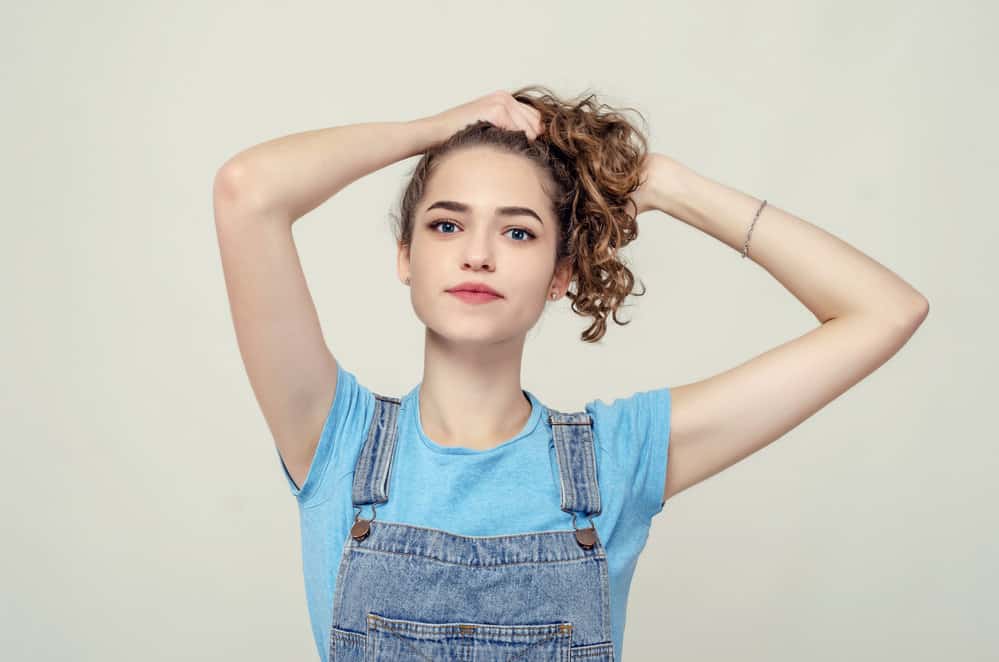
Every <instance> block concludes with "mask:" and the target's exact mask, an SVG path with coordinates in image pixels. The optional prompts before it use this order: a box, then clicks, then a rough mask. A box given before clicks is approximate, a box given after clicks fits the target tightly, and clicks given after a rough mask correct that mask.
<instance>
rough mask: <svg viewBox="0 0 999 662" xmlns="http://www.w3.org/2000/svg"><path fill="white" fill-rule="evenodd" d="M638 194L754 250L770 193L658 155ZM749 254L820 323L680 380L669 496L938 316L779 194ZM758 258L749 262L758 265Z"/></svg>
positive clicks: (755, 446)
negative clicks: (749, 190) (715, 370)
mask: <svg viewBox="0 0 999 662" xmlns="http://www.w3.org/2000/svg"><path fill="white" fill-rule="evenodd" d="M647 163H648V166H647V172H648V175H649V177H648V179H647V181H646V183H645V184H644V185H643V187H642V188H641V189H640V190H639V191H638V192H636V194H635V196H634V197H635V200H636V205H637V206H638V208H639V213H640V212H641V211H644V210H646V209H658V210H661V211H663V212H666V213H667V214H669V215H670V216H672V217H674V218H676V219H679V220H681V221H683V222H685V223H687V224H688V225H690V226H692V227H694V228H697V229H698V230H701V231H703V232H706V233H707V234H709V235H711V236H712V237H714V238H716V239H718V240H719V241H721V242H723V243H725V244H727V245H728V246H730V247H731V248H732V249H734V250H736V251H738V252H739V253H742V252H743V249H744V246H745V243H746V239H747V233H748V230H749V228H750V225H751V223H752V221H753V218H754V216H756V212H757V210H758V209H760V206H761V203H762V202H763V201H762V200H759V199H757V198H755V197H752V196H749V195H747V194H745V193H742V192H740V191H737V190H735V189H733V188H730V187H728V186H725V185H724V184H720V183H718V182H715V181H713V180H711V179H709V178H707V177H704V176H702V175H700V174H698V173H695V172H693V171H692V170H690V169H689V168H687V167H685V166H683V165H681V164H680V163H678V162H676V161H675V160H673V159H671V158H669V157H667V156H665V155H662V154H653V155H651V157H650V159H649V161H648V162H647ZM749 238H750V244H749V250H748V259H751V260H753V261H755V262H756V263H757V264H759V265H760V266H761V267H763V268H764V269H766V270H767V271H768V272H769V273H770V274H771V275H772V276H773V277H774V278H776V279H777V280H778V281H779V282H780V283H781V285H783V286H784V287H785V288H786V289H787V290H788V291H789V292H790V293H791V294H792V295H794V297H795V298H797V299H798V300H799V301H800V302H802V303H803V304H804V305H805V306H806V307H807V308H808V309H809V310H810V311H811V312H812V314H814V315H815V317H816V319H817V320H818V321H819V323H820V324H819V326H818V327H817V328H816V329H813V330H812V331H809V332H808V333H805V334H804V335H802V336H800V337H798V338H794V339H792V340H790V341H788V342H786V343H784V344H782V345H779V346H777V347H775V348H773V349H771V350H769V351H767V352H764V353H763V354H760V355H759V356H756V357H754V358H752V359H750V360H748V361H746V362H745V363H742V364H740V365H737V366H735V367H734V368H731V369H729V370H727V371H725V372H722V373H720V374H717V375H714V376H712V377H710V378H708V379H704V380H702V381H698V382H695V383H691V384H684V385H682V386H678V387H675V388H672V389H671V390H670V391H671V396H672V409H671V425H670V442H669V461H668V467H669V468H668V469H667V474H668V475H667V477H666V489H665V493H664V495H663V499H664V500H666V499H668V498H669V497H670V496H672V495H674V494H676V493H677V492H680V491H682V490H684V489H686V488H688V487H690V486H691V485H694V484H696V483H698V482H700V481H702V480H704V479H706V478H708V477H710V476H712V475H714V474H716V473H718V472H719V471H721V470H723V469H725V468H726V467H729V466H731V465H733V464H735V463H736V462H738V461H739V460H741V459H743V458H745V457H747V456H748V455H751V454H752V453H755V452H756V451H758V450H760V449H761V448H763V447H764V446H766V445H768V444H770V443H771V442H773V441H775V440H776V439H778V438H780V437H781V436H783V435H784V434H785V433H787V432H788V431H790V430H791V429H793V428H794V427H796V426H797V425H798V424H799V423H801V422H802V421H804V420H805V419H806V418H808V417H809V416H811V415H812V414H814V413H815V412H817V411H818V410H819V409H821V408H822V407H824V406H825V405H826V404H828V403H829V402H831V401H832V400H834V399H835V398H837V397H838V396H840V395H841V394H842V393H844V392H845V391H846V390H847V389H849V388H850V387H851V386H853V385H854V384H856V383H857V382H859V381H860V380H861V379H863V378H864V377H865V376H867V375H869V374H870V373H872V372H873V371H874V370H876V369H877V368H878V367H879V366H881V365H882V364H883V363H885V362H886V361H887V360H888V359H889V358H891V357H892V356H893V355H894V354H895V353H896V352H897V351H898V350H899V349H900V348H901V347H902V346H903V345H904V344H905V343H906V342H907V341H908V339H909V338H910V337H911V336H912V334H913V333H915V331H916V329H917V328H918V327H919V326H920V324H922V322H923V320H924V319H925V318H926V315H927V313H928V312H929V303H928V302H927V300H926V298H925V297H924V296H923V295H922V294H921V293H920V292H918V291H917V290H915V289H914V288H913V287H912V286H910V285H909V284H908V283H907V282H905V281H904V280H903V279H902V278H900V277H899V276H898V275H896V274H895V273H893V272H892V271H890V270H889V269H887V268H885V267H884V266H883V265H881V264H879V263H878V262H876V261H875V260H873V259H871V258H870V257H868V256H867V255H865V254H863V253H861V252H860V251H858V250H857V249H855V248H854V247H852V246H850V245H849V244H847V243H846V242H844V241H843V240H841V239H839V238H837V237H835V236H833V235H831V234H829V233H828V232H826V231H824V230H822V229H820V228H818V227H816V226H814V225H812V224H810V223H808V222H807V221H805V220H802V219H801V218H798V217H797V216H794V215H793V214H791V213H789V212H787V211H784V210H782V209H780V208H779V207H778V206H776V205H773V204H770V203H769V202H768V203H767V204H766V205H765V206H764V207H763V209H762V211H761V212H760V214H759V216H758V217H756V223H755V226H753V229H752V234H751V235H749ZM747 264H748V262H747Z"/></svg>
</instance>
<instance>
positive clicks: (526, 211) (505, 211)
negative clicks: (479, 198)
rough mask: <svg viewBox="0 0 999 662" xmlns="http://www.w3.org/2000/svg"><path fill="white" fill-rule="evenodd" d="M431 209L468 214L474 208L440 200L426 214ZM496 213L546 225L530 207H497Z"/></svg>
mask: <svg viewBox="0 0 999 662" xmlns="http://www.w3.org/2000/svg"><path fill="white" fill-rule="evenodd" d="M431 209H447V210H448V211H456V212H460V213H463V214H467V213H468V212H469V211H471V209H472V208H471V207H469V206H468V205H466V204H465V203H463V202H455V201H454V200H438V201H437V202H435V203H434V204H432V205H430V206H429V207H427V208H426V209H425V210H424V213H425V212H428V211H430V210H431ZM496 213H497V214H499V215H500V216H533V217H534V218H536V219H538V223H541V225H544V224H545V222H544V221H542V220H541V217H540V216H538V214H537V213H536V212H535V211H534V210H533V209H531V208H530V207H516V206H508V207H497V208H496Z"/></svg>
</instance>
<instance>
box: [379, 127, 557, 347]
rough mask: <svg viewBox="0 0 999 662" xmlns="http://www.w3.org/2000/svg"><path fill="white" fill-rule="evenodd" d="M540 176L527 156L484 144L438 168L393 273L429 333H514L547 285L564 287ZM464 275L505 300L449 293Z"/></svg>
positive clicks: (540, 306)
mask: <svg viewBox="0 0 999 662" xmlns="http://www.w3.org/2000/svg"><path fill="white" fill-rule="evenodd" d="M544 177H545V175H544V173H543V172H542V171H541V170H540V168H538V167H537V166H536V165H535V164H534V163H532V162H531V161H529V160H528V159H526V158H524V157H522V156H517V155H515V154H510V153H507V152H503V151H500V150H498V149H495V148H492V147H485V146H476V147H467V148H462V149H460V150H457V151H455V152H452V153H451V154H448V155H447V156H446V157H445V158H444V159H443V160H442V161H441V162H440V163H438V164H437V167H436V169H435V171H434V173H433V174H432V175H431V177H430V181H429V182H428V184H427V187H426V189H425V191H424V196H423V199H422V200H421V201H420V203H419V205H418V206H417V208H416V209H415V210H414V212H413V234H412V245H411V248H410V250H409V251H406V250H405V249H404V248H402V247H400V249H399V255H398V270H399V279H400V280H401V281H403V282H405V280H406V278H407V277H408V278H409V279H410V284H409V287H410V290H411V291H410V297H411V300H412V302H413V308H414V309H415V311H416V315H417V317H419V318H420V320H421V321H422V322H423V323H424V324H425V325H426V326H427V327H428V329H430V330H431V331H433V332H435V333H437V334H438V335H440V336H442V337H445V338H447V339H448V340H450V341H453V342H466V343H473V344H474V343H480V344H481V343H501V342H505V341H509V340H512V339H517V338H518V337H522V336H524V335H525V334H526V333H527V332H528V331H529V330H530V329H531V327H533V326H534V324H535V323H536V322H537V320H538V318H539V317H540V316H541V313H542V311H543V310H544V306H545V303H546V301H551V299H550V298H548V297H549V295H550V294H551V292H552V289H553V288H554V289H557V292H558V295H559V296H561V295H562V294H563V293H564V292H565V289H566V287H567V286H568V276H569V273H568V270H567V269H566V268H565V267H567V266H568V263H565V264H564V266H563V268H562V269H560V270H559V271H558V273H556V272H555V249H556V241H557V239H558V226H557V223H558V221H557V219H556V217H555V215H554V211H553V210H552V208H551V207H552V204H551V201H550V200H549V199H548V197H547V195H546V194H545V193H544V191H543V190H542V182H543V181H544V180H543V178H544ZM532 212H533V213H532ZM535 215H536V216H535ZM466 281H474V282H479V283H485V284H487V285H489V287H491V288H493V289H494V290H496V291H497V292H499V294H500V295H501V297H499V298H495V299H491V300H489V301H487V302H485V303H470V302H468V301H465V300H463V299H462V298H461V297H459V296H455V295H454V294H451V293H450V292H448V290H449V289H450V288H453V287H455V286H457V285H459V284H460V283H464V282H466Z"/></svg>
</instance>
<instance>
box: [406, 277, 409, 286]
mask: <svg viewBox="0 0 999 662" xmlns="http://www.w3.org/2000/svg"><path fill="white" fill-rule="evenodd" d="M406 285H409V276H406Z"/></svg>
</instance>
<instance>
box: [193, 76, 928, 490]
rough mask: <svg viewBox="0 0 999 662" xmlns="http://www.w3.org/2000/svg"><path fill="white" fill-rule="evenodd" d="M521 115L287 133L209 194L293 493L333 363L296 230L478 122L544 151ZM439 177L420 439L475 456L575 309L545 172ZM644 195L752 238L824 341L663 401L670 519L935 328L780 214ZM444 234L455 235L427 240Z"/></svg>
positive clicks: (521, 401) (639, 198)
mask: <svg viewBox="0 0 999 662" xmlns="http://www.w3.org/2000/svg"><path fill="white" fill-rule="evenodd" d="M521 106H523V104H517V102H515V101H514V100H513V99H512V97H510V95H509V94H500V93H496V94H492V95H489V96H487V97H484V98H483V99H480V100H477V101H475V102H474V103H471V104H465V105H462V106H459V107H458V108H456V109H453V110H451V111H448V112H447V113H444V114H440V115H434V116H430V117H427V118H422V119H419V120H415V121H411V122H377V123H362V124H355V125H347V126H340V127H332V128H328V129H323V130H317V131H310V132H304V133H301V134H293V135H291V136H286V137H284V138H281V139H278V140H273V141H268V142H267V143H263V144H261V145H257V146H255V147H253V148H251V149H250V150H248V151H246V152H245V153H243V154H241V155H237V157H235V158H234V159H231V160H230V161H229V162H228V163H227V164H226V166H225V167H223V168H222V170H220V172H219V174H218V175H217V176H216V180H215V183H214V195H213V203H214V210H215V225H216V231H217V234H218V241H219V247H220V250H221V257H222V265H223V270H224V273H225V279H226V288H227V292H228V294H229V300H230V306H231V310H232V315H233V323H234V326H235V329H236V336H237V339H238V340H239V349H240V353H241V355H242V357H243V359H244V362H245V364H246V368H247V374H248V376H249V378H250V382H251V384H252V386H253V389H254V394H255V395H256V397H257V399H258V401H259V403H260V407H261V410H262V411H263V413H264V416H265V418H266V419H267V423H268V426H269V428H270V430H271V432H272V434H273V436H274V439H275V442H276V443H277V446H278V449H279V451H280V453H281V457H282V460H283V461H284V462H285V464H286V466H287V468H288V471H289V474H290V475H291V476H292V477H293V479H294V480H295V481H296V484H298V485H302V484H303V481H305V479H306V476H307V472H308V471H309V468H310V463H311V461H312V458H313V455H314V452H315V449H316V445H317V443H318V440H319V437H320V432H321V430H322V429H323V423H324V421H325V419H326V416H327V414H328V412H329V409H330V406H331V404H332V398H333V396H334V393H335V390H336V379H337V362H336V360H335V359H334V357H333V354H332V352H331V351H330V350H329V347H328V346H327V344H326V341H325V339H324V337H323V334H322V331H321V329H320V326H319V320H318V316H317V314H316V310H315V307H314V306H313V304H312V299H311V296H310V293H309V290H308V287H307V284H306V282H305V278H304V274H303V273H302V269H301V265H300V263H299V261H298V256H297V253H296V250H295V244H294V237H293V234H292V224H293V223H294V222H295V221H296V220H297V219H298V218H300V217H302V216H303V215H304V214H306V213H308V212H309V211H310V210H312V209H313V208H315V207H316V206H317V205H318V204H320V203H321V202H322V201H323V200H326V199H327V198H329V197H330V196H331V195H334V194H335V193H336V192H337V191H339V190H340V189H342V188H343V187H344V186H346V185H348V184H349V183H350V182H352V181H354V180H356V179H357V178H359V177H361V176H363V175H365V174H368V173H370V172H373V171H375V170H377V169H379V168H381V167H384V166H386V165H388V164H390V163H394V162H396V161H398V160H399V159H401V158H406V157H410V156H415V155H417V154H420V153H421V152H422V151H423V150H425V149H426V147H427V146H428V145H430V144H435V143H436V142H438V141H440V140H443V139H445V138H447V136H449V135H451V134H452V133H453V132H454V131H455V130H456V129H458V128H461V127H462V126H465V125H466V124H467V123H468V122H469V121H474V120H476V119H487V120H489V121H493V122H495V123H498V124H499V125H501V126H503V127H504V128H507V129H520V130H524V131H525V134H526V135H527V136H528V137H529V138H533V137H534V136H537V135H538V133H539V131H540V130H541V126H540V124H539V117H538V115H537V113H536V111H533V110H527V109H526V107H521ZM330 154H338V155H346V156H345V158H329V155H330ZM446 158H447V160H446V161H442V162H441V164H440V165H441V167H440V169H438V170H437V171H436V172H435V173H434V175H433V177H432V178H431V181H430V182H429V185H428V189H427V191H426V192H425V193H426V195H425V200H426V201H427V204H429V203H430V202H431V201H436V200H440V199H450V200H457V201H460V202H463V203H467V204H468V205H470V206H471V209H470V211H469V212H468V213H466V214H458V213H457V212H447V213H445V212H444V211H435V212H433V214H428V213H425V212H423V211H422V209H421V211H420V212H419V213H418V214H417V217H416V218H415V219H414V221H415V223H416V225H417V227H416V232H415V233H414V240H413V245H412V248H411V251H405V250H404V249H403V248H401V247H400V249H399V263H398V269H399V277H400V279H402V280H405V278H406V277H410V278H411V287H412V291H411V296H412V302H413V307H414V309H415V311H416V313H417V315H418V316H419V318H420V319H421V320H422V321H423V322H424V324H425V325H426V340H425V343H426V347H425V354H424V375H423V381H422V386H421V392H420V395H421V397H420V401H421V402H420V417H421V422H422V423H423V427H424V432H425V433H426V434H427V435H428V436H430V438H431V439H433V440H434V441H436V442H437V443H439V444H441V445H456V444H460V445H462V446H464V447H468V448H473V449H477V450H484V449H488V448H491V447H493V446H495V445H496V444H498V443H501V442H502V441H504V440H505V439H508V438H510V437H511V436H513V435H515V434H516V433H517V432H518V431H519V430H520V429H522V428H523V425H524V423H525V422H526V419H527V416H528V414H529V411H530V409H529V404H528V402H527V400H526V398H525V397H524V395H523V393H521V392H520V391H521V387H520V379H519V375H520V367H521V361H522V356H523V347H524V339H525V337H526V334H527V332H528V331H529V329H530V328H531V327H533V325H534V324H535V323H536V322H537V320H538V318H539V317H540V315H541V312H542V311H543V310H544V306H545V303H546V302H548V301H549V300H548V299H546V296H547V294H548V292H549V291H550V288H554V289H555V290H556V292H557V294H558V295H559V296H562V295H563V294H564V292H565V289H566V287H567V285H568V283H569V273H568V271H567V269H566V267H565V266H564V265H561V266H560V268H556V265H555V238H556V234H557V233H556V232H555V231H554V230H553V228H554V218H553V216H552V213H553V211H552V210H551V209H550V208H549V206H548V205H549V204H550V203H549V202H548V200H547V198H546V197H545V195H544V191H543V187H544V186H545V185H546V181H545V178H546V176H547V175H546V174H545V173H543V172H540V171H539V169H537V167H536V166H535V165H534V164H533V163H531V162H530V161H528V160H527V159H525V158H524V157H519V156H516V155H511V154H507V153H503V152H500V151H498V150H495V149H494V148H474V149H469V150H468V151H464V150H463V151H461V152H455V153H452V154H449V155H448V156H447V157H446ZM642 181H643V184H642V186H641V187H640V188H639V189H638V190H637V191H635V192H634V193H633V194H632V198H633V200H634V201H635V204H636V207H637V210H638V213H640V214H641V213H644V212H650V211H654V212H661V213H655V214H652V216H654V217H655V218H656V219H664V220H667V221H673V220H675V221H679V222H682V223H684V224H686V225H687V226H689V227H690V228H692V229H695V230H698V231H701V232H704V233H705V234H707V235H709V236H711V237H713V238H714V239H716V240H718V241H719V242H720V243H721V244H724V245H725V246H727V247H729V248H731V249H733V250H735V251H740V252H741V250H742V249H743V246H744V244H745V242H746V240H747V237H748V236H749V234H748V233H749V231H750V228H752V234H751V238H752V240H751V246H750V252H749V254H748V258H749V259H747V260H745V261H744V262H743V264H744V265H745V268H754V267H758V268H761V269H763V270H765V271H766V272H767V273H768V274H770V275H771V276H773V277H774V278H775V279H776V280H777V281H778V282H779V283H780V284H781V285H782V286H783V287H784V288H785V289H786V290H787V292H788V293H789V294H790V295H792V296H793V297H794V298H795V299H796V300H797V301H798V302H800V303H801V304H802V305H803V306H804V307H806V308H807V309H808V310H809V312H811V313H812V315H814V317H815V319H816V320H817V322H818V325H817V326H816V327H815V328H813V329H811V330H809V331H808V332H807V333H804V334H801V335H799V336H798V337H795V338H791V339H789V340H786V341H785V342H783V343H781V344H778V345H776V346H774V347H773V348H771V349H769V350H768V351H765V352H763V353H760V354H759V355H757V356H754V357H751V358H749V359H748V360H746V361H743V362H742V363H739V364H738V365H735V366H733V367H731V368H729V369H727V370H725V371H723V372H719V373H718V374H715V375H711V376H708V377H706V378H704V379H701V380H699V381H695V382H691V383H688V384H681V385H676V386H671V387H670V396H671V413H670V428H669V440H668V453H669V458H668V475H667V476H666V477H665V478H666V484H665V491H664V494H663V499H664V500H668V499H670V498H672V497H673V496H674V495H676V494H677V493H679V492H681V491H683V490H685V489H687V488H689V487H691V486H692V485H695V484H697V483H699V482H701V481H704V480H705V479H707V478H709V477H710V476H713V475H716V474H717V473H719V472H721V471H723V470H724V469H726V468H727V467H729V466H731V465H733V464H735V463H736V462H738V461H739V460H741V459H743V458H745V457H748V456H749V455H751V454H753V453H755V452H757V451H759V450H761V449H762V448H764V447H766V446H767V445H769V444H771V443H772V442H774V441H775V440H777V439H779V438H780V437H782V436H784V435H785V434H786V433H788V432H789V431H791V430H792V429H793V428H795V427H796V426H797V425H799V424H800V423H801V422H802V421H804V420H806V419H807V418H809V417H810V416H812V415H813V414H815V413H816V412H817V411H819V410H820V409H822V408H823V407H824V406H825V405H827V404H828V403H829V402H831V401H832V400H834V399H836V398H837V397H839V396H840V395H842V394H843V393H844V392H846V391H847V390H848V389H850V388H851V387H852V386H854V385H855V384H857V383H858V382H859V381H861V380H862V379H863V378H864V377H866V376H867V375H869V374H870V373H872V372H873V371H874V370H876V369H877V368H878V367H880V366H881V365H883V364H884V363H885V362H886V361H888V360H889V359H890V358H891V357H892V356H894V355H895V353H897V352H898V351H899V350H900V349H901V348H902V346H904V345H905V343H906V342H908V340H909V338H910V337H911V336H912V335H913V334H914V333H915V332H916V330H917V329H918V328H919V326H920V325H921V324H922V323H923V320H924V319H926V317H927V315H928V313H929V302H928V301H927V299H926V297H924V296H923V295H922V294H921V293H920V292H919V291H917V290H916V289H915V288H913V287H912V286H911V285H910V284H909V283H907V282H906V281H905V280H903V279H902V278H901V277H900V276H898V275H897V274H895V273H894V272H892V271H891V270H889V269H888V268H886V267H885V266H884V265H882V264H881V263H879V262H878V261H877V260H875V259H873V258H871V257H870V256H868V255H866V254H864V253H862V252H861V251H859V250H857V249H856V248H855V247H853V246H851V245H850V244H848V243H847V242H845V241H843V240H842V239H840V238H839V237H836V236H834V235H833V234H831V233H830V232H828V231H826V230H824V229H822V228H820V227H818V226H816V225H813V224H811V223H809V222H808V221H806V220H805V219H803V218H800V217H798V216H796V215H794V214H792V213H790V212H788V211H785V210H784V209H781V208H780V207H779V206H778V205H777V204H774V203H773V202H771V203H768V204H767V205H766V207H764V208H762V211H761V203H762V200H760V199H759V198H757V197H754V196H750V195H748V194H746V193H743V192H741V191H738V190H736V189H734V188H732V187H730V186H726V185H725V184H722V183H720V182H717V181H715V180H713V179H711V178H709V177H707V176H704V175H701V174H700V173H698V172H695V171H693V170H692V169H690V168H688V167H686V166H685V165H683V164H681V163H679V162H678V161H676V160H674V159H672V158H671V157H669V156H667V155H665V154H651V155H650V156H649V158H648V159H647V160H646V162H645V164H644V165H643V177H642ZM498 205H504V206H506V205H517V206H524V207H530V208H532V209H534V210H536V212H537V213H538V214H539V216H540V217H541V220H542V221H543V222H544V225H543V226H542V225H541V224H540V223H538V221H536V220H534V219H532V218H531V217H529V216H521V217H517V218H508V217H502V216H496V215H494V214H493V212H494V211H495V208H496V206H498ZM423 209H425V205H424V206H423ZM757 212H759V215H758V216H757ZM444 218H448V219H449V220H451V221H453V222H454V223H455V224H456V225H455V226H442V227H440V228H437V229H434V230H431V229H429V228H427V227H425V223H427V222H429V221H431V220H442V219H444ZM754 219H756V222H755V223H754ZM650 222H654V221H650ZM871 222H877V219H871ZM513 228H523V229H526V230H529V231H530V232H532V233H534V234H535V235H536V236H537V239H536V240H527V239H526V238H525V237H524V236H523V235H522V234H521V233H519V232H510V230H512V229H513ZM435 233H439V234H435ZM452 233H454V234H452ZM524 241H528V243H521V242H524ZM734 255H736V256H737V255H738V253H735V254H734ZM736 259H737V257H736ZM464 280H481V281H485V282H487V283H489V284H490V285H492V286H493V287H494V288H495V289H497V290H499V291H500V292H501V293H502V294H504V295H506V296H505V298H504V299H503V300H501V301H498V302H493V303H488V304H483V305H480V306H472V305H470V304H465V303H463V302H461V301H460V300H457V299H456V298H454V297H453V296H452V295H450V294H447V293H446V292H445V290H446V289H447V288H448V287H451V286H453V285H455V284H457V283H459V282H461V281H464ZM344 323H347V321H346V320H345V321H344ZM289 339H293V340H292V341H289Z"/></svg>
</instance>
